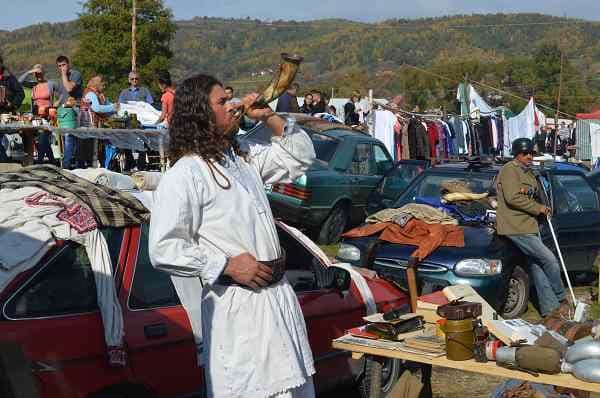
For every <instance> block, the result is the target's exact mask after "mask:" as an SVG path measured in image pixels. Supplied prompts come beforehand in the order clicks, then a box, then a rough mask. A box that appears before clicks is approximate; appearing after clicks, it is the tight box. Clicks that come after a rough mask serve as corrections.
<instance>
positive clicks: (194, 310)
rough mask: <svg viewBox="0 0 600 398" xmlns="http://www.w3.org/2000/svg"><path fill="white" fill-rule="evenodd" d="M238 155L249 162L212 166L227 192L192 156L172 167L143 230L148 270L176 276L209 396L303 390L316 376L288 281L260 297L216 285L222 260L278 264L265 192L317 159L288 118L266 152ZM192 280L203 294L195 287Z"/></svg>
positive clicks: (258, 148)
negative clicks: (199, 347) (195, 332)
mask: <svg viewBox="0 0 600 398" xmlns="http://www.w3.org/2000/svg"><path fill="white" fill-rule="evenodd" d="M245 149H247V150H248V151H249V154H250V155H249V161H248V162H246V161H245V160H243V159H242V158H240V157H237V156H234V155H232V154H230V156H229V157H228V158H227V160H226V161H222V162H220V163H218V164H215V167H217V168H218V169H219V170H220V171H221V172H222V173H223V174H224V175H225V176H226V177H227V179H228V180H229V181H230V182H231V188H230V189H223V188H222V187H220V186H219V185H218V184H216V183H215V181H214V179H213V176H212V174H211V172H210V169H209V167H208V166H207V164H206V163H205V162H204V161H203V160H202V159H200V158H199V157H184V158H182V159H180V160H179V161H177V163H176V164H175V165H174V166H173V168H171V169H170V170H169V171H167V173H166V174H165V176H164V177H163V178H162V179H161V182H160V184H159V187H158V190H157V192H156V197H155V202H154V204H153V208H152V220H151V223H150V241H149V245H150V247H149V249H150V258H151V261H152V263H153V264H154V266H155V267H157V268H158V269H162V270H164V271H167V272H169V273H170V274H172V275H174V276H176V277H177V278H174V279H176V281H175V282H176V283H175V286H176V288H177V290H178V293H179V294H180V298H181V299H182V304H183V305H184V307H185V308H186V311H187V312H188V316H189V317H190V321H191V323H192V326H193V325H194V324H198V323H199V322H200V319H201V324H202V339H203V360H204V363H205V364H206V366H207V376H208V377H207V391H208V393H209V395H210V396H215V397H242V396H243V397H269V396H272V395H276V394H278V393H282V392H286V391H290V390H291V389H294V388H297V387H300V386H302V385H304V384H306V383H307V382H308V383H310V380H311V375H313V374H314V373H315V369H314V364H313V358H312V353H311V351H310V346H309V343H308V337H307V332H306V326H305V323H304V318H303V315H302V311H301V308H300V305H299V303H298V300H297V298H296V295H295V293H294V291H293V289H292V287H291V286H290V284H289V283H288V281H287V279H286V278H285V277H284V278H283V279H282V280H281V281H280V282H279V283H277V284H275V285H273V286H270V287H268V288H264V289H261V290H259V291H252V290H250V289H245V288H242V287H233V286H229V287H227V286H223V285H220V284H218V283H215V281H216V280H217V278H218V277H219V276H220V275H221V273H222V271H223V269H224V267H225V264H226V260H227V258H228V257H233V256H237V255H239V254H241V253H244V252H249V253H250V254H252V255H253V256H255V257H256V259H257V260H259V261H269V260H274V259H276V258H278V257H280V255H281V248H280V245H279V239H278V236H277V230H276V227H275V223H274V220H273V216H272V214H271V209H270V206H269V202H268V200H267V196H266V194H265V191H264V188H263V184H264V183H274V182H285V181H291V180H293V179H295V178H297V177H299V176H300V175H302V174H303V173H304V172H305V171H306V170H307V169H308V167H309V166H310V164H311V163H312V162H313V160H314V158H315V153H314V148H313V145H312V141H311V139H310V137H308V135H307V134H306V133H305V132H304V131H302V130H299V129H298V128H296V127H295V123H294V121H293V120H292V119H289V120H288V123H287V126H286V129H285V133H284V136H283V137H274V138H273V139H272V143H271V145H266V146H265V145H259V144H256V145H251V146H249V147H248V148H245ZM215 176H216V178H217V180H218V181H219V182H220V183H221V185H224V184H226V181H225V179H224V178H222V177H221V176H220V175H219V173H215ZM185 278H187V280H189V281H190V283H189V284H187V287H186V286H185V285H186V283H185V282H186V279H185ZM198 278H199V279H198ZM199 280H200V281H201V283H202V284H203V285H204V288H203V289H202V291H198V289H197V288H196V289H194V288H193V287H192V286H196V287H199V286H200V283H198V281H199ZM194 292H195V297H194V296H193V294H194ZM182 293H183V297H182V296H181V294H182ZM197 300H201V306H200V307H201V311H202V316H201V318H200V314H199V313H198V310H199V307H198V305H197ZM196 337H198V336H196Z"/></svg>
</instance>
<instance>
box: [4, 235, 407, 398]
mask: <svg viewBox="0 0 600 398" xmlns="http://www.w3.org/2000/svg"><path fill="white" fill-rule="evenodd" d="M278 229H279V235H280V240H281V244H282V246H283V247H284V249H285V250H286V252H287V258H288V264H287V267H288V271H287V277H288V279H289V280H290V282H291V283H292V285H293V286H294V289H295V290H296V292H297V295H298V299H299V301H300V304H301V306H302V311H303V313H304V318H305V320H306V325H307V327H308V335H309V339H310V345H311V347H312V350H313V354H314V358H315V362H316V367H317V374H316V376H315V385H316V388H317V391H318V392H319V393H320V392H324V391H330V390H332V389H335V388H336V387H338V386H339V385H340V384H343V383H346V382H352V381H357V380H358V381H360V380H361V378H360V376H361V374H364V373H365V367H368V365H365V363H364V361H354V360H352V359H351V358H350V356H349V355H348V354H347V353H344V352H341V351H337V350H334V349H332V348H331V340H332V339H334V338H336V337H339V336H341V335H342V334H343V333H344V331H345V330H346V329H349V328H351V327H355V326H358V325H360V324H362V323H363V322H362V319H361V318H362V317H363V316H364V315H365V312H366V310H365V305H364V303H363V301H362V299H361V296H360V294H359V293H358V290H357V288H356V286H355V285H354V283H350V279H349V273H348V272H347V271H345V270H342V275H343V276H344V277H345V278H347V284H346V289H347V290H345V291H344V290H343V289H340V288H339V280H340V279H339V278H337V280H338V287H337V288H336V287H331V286H319V283H320V282H318V281H317V278H315V273H314V272H313V267H322V266H324V265H323V264H322V261H321V260H319V257H318V256H317V255H316V254H315V253H313V252H311V251H310V249H308V248H307V247H305V246H304V245H303V244H302V243H301V242H300V241H299V240H297V239H296V238H295V237H294V236H293V235H291V234H289V233H288V232H287V231H286V230H284V229H283V228H281V227H280V226H278ZM102 232H103V234H104V236H105V237H106V240H107V242H108V245H109V248H110V252H111V257H112V262H113V265H114V268H115V269H114V275H115V277H114V283H115V285H116V287H117V292H118V296H119V300H120V304H121V306H122V308H123V312H124V322H125V342H126V349H127V353H128V356H129V359H128V364H127V366H126V367H124V368H111V367H109V366H108V363H107V359H106V345H105V342H104V334H103V333H104V332H103V327H102V323H101V318H100V313H99V310H98V306H97V300H96V288H95V283H94V275H93V272H92V269H91V268H90V262H89V260H88V258H87V255H86V252H85V249H84V247H82V246H79V245H78V244H76V243H74V242H61V243H60V244H58V245H57V246H55V247H54V248H53V249H52V250H51V251H50V252H49V253H48V254H47V255H46V257H45V259H44V260H42V261H41V262H40V264H38V265H37V266H36V267H34V268H33V269H32V270H30V271H28V272H26V273H24V274H21V275H19V276H18V277H17V278H16V279H15V280H14V281H13V282H12V283H11V284H10V285H8V287H7V288H6V289H5V290H4V291H2V292H0V304H1V305H2V313H1V318H0V343H6V342H12V343H18V344H19V345H21V347H22V349H23V352H24V354H25V356H26V358H27V359H28V360H29V361H30V362H31V365H32V369H31V370H32V374H33V377H34V379H35V380H36V381H37V387H38V390H39V391H40V396H42V397H94V398H100V397H102V398H107V397H113V398H116V397H147V396H150V397H152V396H156V397H178V396H186V397H189V396H202V384H203V382H202V380H203V375H202V369H201V368H199V367H198V364H197V357H196V352H195V344H194V341H193V336H192V332H191V327H190V324H189V321H188V318H187V315H186V313H185V311H184V309H183V308H182V306H181V305H180V303H179V300H178V297H177V294H176V292H175V289H174V287H173V285H172V283H171V279H170V277H169V276H168V275H167V274H166V273H163V272H161V271H158V270H156V269H154V268H153V267H152V265H151V264H150V260H149V257H148V225H141V226H135V227H130V228H125V229H105V230H103V231H102ZM367 280H368V284H369V286H370V287H371V290H372V292H373V295H374V297H375V301H376V303H377V306H378V308H379V310H381V311H386V310H389V309H390V308H394V307H398V306H400V305H402V304H404V303H406V302H407V301H408V299H407V296H406V295H405V294H404V293H402V292H401V291H400V290H398V289H397V288H395V287H394V286H393V285H391V284H390V283H388V282H386V281H384V280H383V279H378V278H377V279H367ZM348 284H349V285H348ZM348 286H349V288H348ZM387 365H388V366H387V367H384V370H385V371H384V372H380V373H381V376H379V377H381V378H383V379H384V380H381V383H382V385H383V386H384V389H389V388H390V387H391V386H392V383H393V382H394V381H395V378H396V377H398V373H399V368H400V364H399V363H396V362H393V361H392V362H389V363H388V364H387ZM366 373H368V375H367V376H366V377H362V381H363V385H362V388H368V387H369V386H368V383H369V382H370V381H371V379H372V377H373V373H372V372H371V371H369V372H366ZM2 379H3V377H2V375H0V391H1V390H2V388H1V387H2V386H1V384H2V383H1V381H2ZM365 383H366V384H367V385H365Z"/></svg>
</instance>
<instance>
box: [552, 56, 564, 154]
mask: <svg viewBox="0 0 600 398" xmlns="http://www.w3.org/2000/svg"><path fill="white" fill-rule="evenodd" d="M564 54H565V53H564V52H563V50H562V48H561V49H560V74H559V75H558V96H557V99H556V114H555V116H554V156H556V144H557V141H558V116H559V112H560V92H561V90H562V75H563V62H564V58H565V56H564Z"/></svg>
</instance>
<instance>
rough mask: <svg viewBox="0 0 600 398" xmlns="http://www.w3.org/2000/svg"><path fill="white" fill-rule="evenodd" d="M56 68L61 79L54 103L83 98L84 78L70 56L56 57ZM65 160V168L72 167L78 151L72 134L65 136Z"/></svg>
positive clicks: (60, 104) (63, 163)
mask: <svg viewBox="0 0 600 398" xmlns="http://www.w3.org/2000/svg"><path fill="white" fill-rule="evenodd" d="M56 68H57V69H58V74H59V76H60V80H59V81H58V92H57V95H58V100H57V101H56V102H55V103H54V105H56V106H62V105H64V104H65V102H66V101H67V100H68V99H69V97H71V98H74V99H75V100H76V101H79V100H81V97H82V96H83V79H82V77H81V73H79V71H77V70H75V69H72V68H71V63H70V62H69V58H67V57H66V56H64V55H59V56H58V57H57V58H56ZM63 142H64V148H63V151H64V153H63V162H62V166H63V167H64V168H67V169H68V168H71V166H72V162H73V157H74V156H75V151H77V142H78V140H77V137H74V136H72V135H70V134H65V135H64V136H63Z"/></svg>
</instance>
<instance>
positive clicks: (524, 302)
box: [502, 267, 529, 319]
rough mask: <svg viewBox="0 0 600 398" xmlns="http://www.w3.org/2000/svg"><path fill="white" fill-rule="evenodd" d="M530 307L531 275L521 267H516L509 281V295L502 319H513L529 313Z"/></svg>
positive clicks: (507, 295)
mask: <svg viewBox="0 0 600 398" xmlns="http://www.w3.org/2000/svg"><path fill="white" fill-rule="evenodd" d="M528 305H529V275H527V272H525V271H524V270H523V268H521V267H515V269H514V270H513V273H512V275H511V276H510V278H509V280H508V293H507V294H506V301H505V302H504V306H503V309H502V317H503V318H507V319H511V318H517V317H518V316H519V315H521V314H522V313H524V312H525V311H527V306H528Z"/></svg>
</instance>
